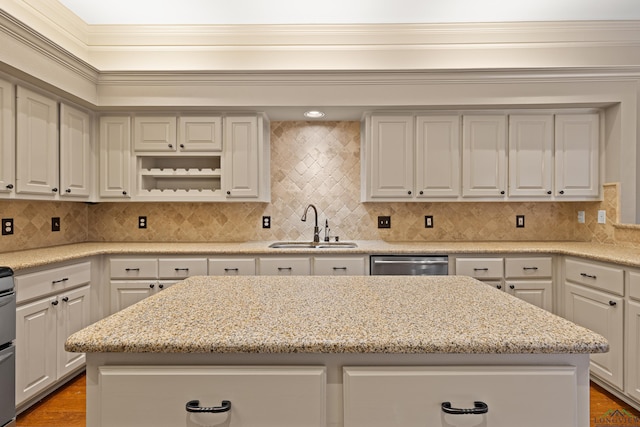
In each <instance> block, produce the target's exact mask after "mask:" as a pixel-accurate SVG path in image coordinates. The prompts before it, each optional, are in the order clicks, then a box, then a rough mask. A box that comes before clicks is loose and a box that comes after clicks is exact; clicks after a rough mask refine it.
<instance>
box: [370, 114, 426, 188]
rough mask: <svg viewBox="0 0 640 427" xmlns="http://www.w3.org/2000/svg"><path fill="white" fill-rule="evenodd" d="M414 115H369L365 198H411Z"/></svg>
mask: <svg viewBox="0 0 640 427" xmlns="http://www.w3.org/2000/svg"><path fill="white" fill-rule="evenodd" d="M413 123H414V119H413V116H393V115H389V116H372V117H371V118H370V119H369V120H368V126H370V129H368V132H369V134H370V138H369V140H368V144H367V146H366V147H365V152H366V160H364V161H365V162H366V163H367V165H366V168H367V172H366V173H365V176H366V180H367V184H365V187H366V188H368V192H367V194H366V195H365V199H373V200H376V199H384V198H394V199H398V198H400V199H407V198H408V199H411V198H412V197H413V162H414V144H415V142H414V134H413V128H414V124H413Z"/></svg>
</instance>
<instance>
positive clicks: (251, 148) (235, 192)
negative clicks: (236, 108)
mask: <svg viewBox="0 0 640 427" xmlns="http://www.w3.org/2000/svg"><path fill="white" fill-rule="evenodd" d="M224 126H225V129H224V134H225V140H224V156H225V157H224V189H225V193H226V196H227V198H257V197H258V194H259V177H260V171H259V163H260V162H259V159H258V157H259V141H258V118H257V117H256V116H249V117H225V119H224Z"/></svg>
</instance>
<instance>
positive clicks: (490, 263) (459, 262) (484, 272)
mask: <svg viewBox="0 0 640 427" xmlns="http://www.w3.org/2000/svg"><path fill="white" fill-rule="evenodd" d="M503 265H504V260H503V259H502V258H457V259H456V274H457V275H458V276H471V277H475V278H477V279H501V278H502V276H503V275H504V266H503Z"/></svg>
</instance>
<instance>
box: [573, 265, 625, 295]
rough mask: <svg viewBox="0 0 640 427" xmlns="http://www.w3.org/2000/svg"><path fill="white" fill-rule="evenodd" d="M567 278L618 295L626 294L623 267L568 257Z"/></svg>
mask: <svg viewBox="0 0 640 427" xmlns="http://www.w3.org/2000/svg"><path fill="white" fill-rule="evenodd" d="M565 278H566V279H567V280H570V281H572V282H575V283H580V284H583V285H585V286H589V287H592V288H597V289H601V290H603V291H607V292H612V293H614V294H616V295H621V296H622V295H624V272H623V270H622V269H621V268H617V267H610V266H606V265H602V264H597V263H595V262H590V261H581V260H577V259H572V258H568V259H566V260H565Z"/></svg>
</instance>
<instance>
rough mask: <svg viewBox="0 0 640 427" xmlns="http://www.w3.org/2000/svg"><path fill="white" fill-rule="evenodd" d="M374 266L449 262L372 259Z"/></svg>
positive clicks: (444, 263)
mask: <svg viewBox="0 0 640 427" xmlns="http://www.w3.org/2000/svg"><path fill="white" fill-rule="evenodd" d="M373 263H374V264H425V265H446V264H449V261H429V260H413V261H412V260H404V261H402V260H388V259H374V260H373Z"/></svg>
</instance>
